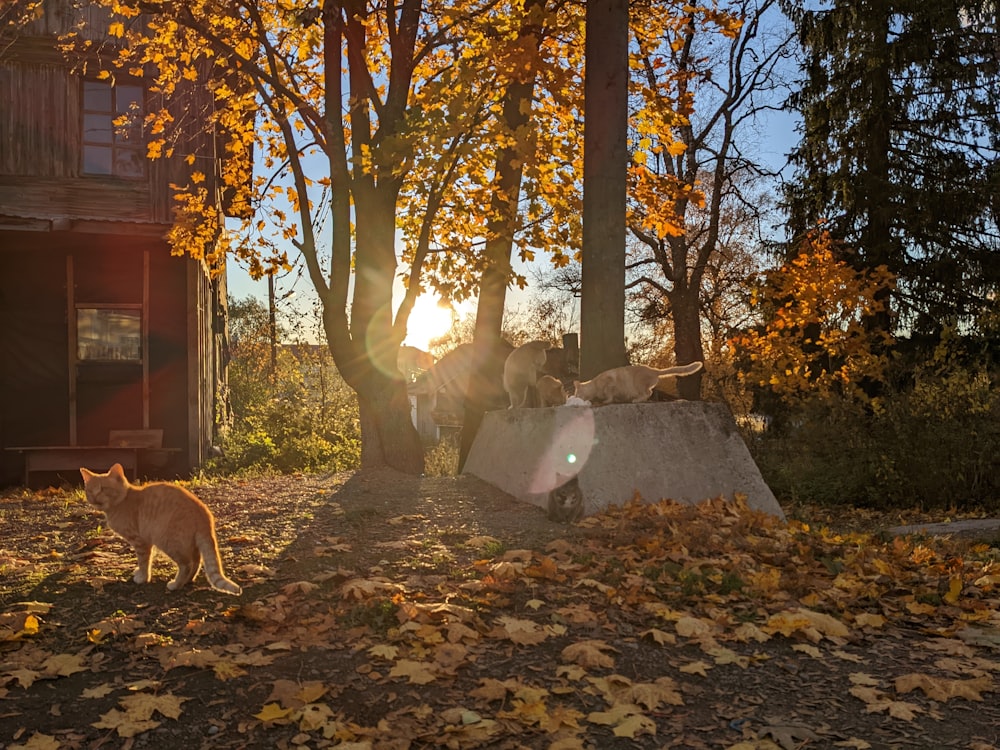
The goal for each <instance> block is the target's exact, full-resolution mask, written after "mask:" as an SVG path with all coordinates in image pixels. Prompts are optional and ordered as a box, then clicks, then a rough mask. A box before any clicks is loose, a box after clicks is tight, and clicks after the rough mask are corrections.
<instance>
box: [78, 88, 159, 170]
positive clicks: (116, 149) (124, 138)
mask: <svg viewBox="0 0 1000 750" xmlns="http://www.w3.org/2000/svg"><path fill="white" fill-rule="evenodd" d="M94 87H106V88H107V90H108V91H107V95H108V101H109V104H108V106H106V107H103V106H95V103H94V102H93V98H92V97H88V89H90V90H94ZM126 87H127V88H128V89H138V90H139V92H138V99H135V98H133V96H132V92H130V93H129V94H128V95H127V97H126V98H127V102H126V103H124V104H120V97H121V96H122V95H123V94H124V91H125V89H126ZM136 101H137V102H138V105H139V111H138V112H136V113H134V119H133V121H132V122H131V124H130V125H128V126H116V125H115V124H114V121H115V120H116V119H118V118H119V117H121V116H122V115H124V114H126V113H129V112H131V105H132V104H133V103H135V102H136ZM146 111H147V92H146V87H145V86H144V85H143V82H142V81H141V80H139V79H125V80H122V81H119V82H115V81H111V80H110V79H108V80H104V79H98V78H87V77H85V78H82V79H81V82H80V174H81V175H83V176H85V177H113V178H116V179H120V180H129V181H141V180H145V179H148V176H149V166H148V160H147V159H146V138H145V129H144V125H143V119H144V117H145V115H146ZM95 119H100V120H101V121H100V122H96V125H98V126H99V127H97V128H93V127H88V125H90V124H95V122H94V121H95ZM92 132H100V133H102V134H103V133H107V134H109V135H107V136H102V137H101V138H95V137H93V136H91V137H88V133H92ZM98 151H101V152H103V151H107V152H108V155H110V160H111V161H110V165H109V169H108V170H107V171H105V170H103V169H96V168H94V167H93V166H89V165H88V155H93V154H94V153H96V152H98ZM123 155H131V158H130V159H126V160H122V159H121V157H122V156H123ZM91 164H92V162H91ZM122 164H126V165H133V166H137V167H138V170H137V171H138V173H133V172H130V171H129V170H127V169H123V168H122V167H121V165H122Z"/></svg>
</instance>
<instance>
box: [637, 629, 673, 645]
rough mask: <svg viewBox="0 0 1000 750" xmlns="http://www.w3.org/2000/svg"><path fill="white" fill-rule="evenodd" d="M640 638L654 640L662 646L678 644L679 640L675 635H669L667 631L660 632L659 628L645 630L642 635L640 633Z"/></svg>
mask: <svg viewBox="0 0 1000 750" xmlns="http://www.w3.org/2000/svg"><path fill="white" fill-rule="evenodd" d="M639 637H640V638H646V637H649V638H652V639H653V640H654V641H656V642H657V643H659V644H660V645H661V646H663V645H670V644H674V643H677V638H676V636H674V634H673V633H668V632H666V631H665V630H660V629H659V628H650V629H649V630H644V631H642V632H641V633H639Z"/></svg>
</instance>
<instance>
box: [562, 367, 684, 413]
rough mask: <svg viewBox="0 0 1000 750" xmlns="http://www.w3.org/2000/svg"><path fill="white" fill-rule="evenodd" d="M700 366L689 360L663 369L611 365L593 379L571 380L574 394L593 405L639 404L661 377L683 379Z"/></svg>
mask: <svg viewBox="0 0 1000 750" xmlns="http://www.w3.org/2000/svg"><path fill="white" fill-rule="evenodd" d="M701 368H702V363H701V362H692V363H691V364H689V365H681V366H679V367H667V368H664V369H662V370H657V369H656V368H653V367H647V366H646V365H627V366H625V367H613V368H611V369H610V370H605V371H604V372H602V373H601V374H600V375H598V376H597V377H595V378H594V379H593V380H588V381H586V382H583V383H580V382H578V381H573V383H574V385H575V386H576V391H575V392H574V395H575V396H576V397H577V398H580V399H583V400H584V401H589V402H590V403H591V404H593V405H594V406H597V405H598V404H638V403H641V402H643V401H648V400H649V397H650V395H652V393H653V389H654V388H656V386H657V385H658V384H659V382H660V379H661V378H669V377H675V378H678V377H680V378H682V377H685V376H686V375H694V374H695V373H696V372H698V370H700V369H701Z"/></svg>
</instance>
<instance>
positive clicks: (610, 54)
mask: <svg viewBox="0 0 1000 750" xmlns="http://www.w3.org/2000/svg"><path fill="white" fill-rule="evenodd" d="M628 17H629V16H628V2H627V0H590V2H588V3H587V19H586V25H587V31H586V34H587V39H586V47H585V54H586V70H585V81H584V108H585V112H584V134H583V264H582V268H581V271H582V278H581V289H582V293H581V299H580V376H581V378H584V379H589V378H592V377H594V376H595V375H597V374H598V373H600V372H602V371H603V370H607V369H610V368H612V367H618V366H620V365H624V364H627V362H628V358H627V355H626V353H625V194H626V176H627V167H628V150H627V145H626V136H627V125H628Z"/></svg>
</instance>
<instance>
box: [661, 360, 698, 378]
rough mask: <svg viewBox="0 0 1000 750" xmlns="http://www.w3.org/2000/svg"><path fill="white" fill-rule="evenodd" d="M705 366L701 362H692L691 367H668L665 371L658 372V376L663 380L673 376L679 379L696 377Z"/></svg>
mask: <svg viewBox="0 0 1000 750" xmlns="http://www.w3.org/2000/svg"><path fill="white" fill-rule="evenodd" d="M702 366H703V364H702V363H701V362H692V363H691V364H689V365H678V366H677V367H667V368H666V369H664V370H657V371H656V372H657V374H659V376H660V377H661V378H663V377H666V376H667V375H673V376H675V377H678V378H683V377H685V376H687V375H694V374H695V373H696V372H698V370H700V369H701V368H702Z"/></svg>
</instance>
